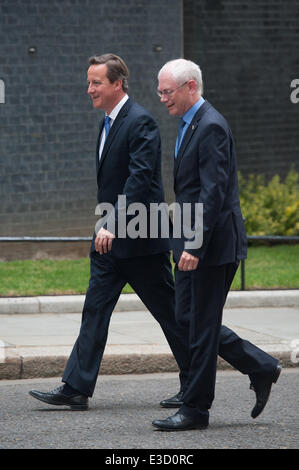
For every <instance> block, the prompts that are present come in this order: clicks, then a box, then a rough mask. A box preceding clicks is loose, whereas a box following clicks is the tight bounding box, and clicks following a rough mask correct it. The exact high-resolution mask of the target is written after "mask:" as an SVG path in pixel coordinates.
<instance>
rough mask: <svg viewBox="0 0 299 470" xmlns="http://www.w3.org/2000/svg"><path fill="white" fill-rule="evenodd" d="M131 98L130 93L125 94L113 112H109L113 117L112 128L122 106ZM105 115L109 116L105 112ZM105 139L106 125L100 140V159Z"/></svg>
mask: <svg viewBox="0 0 299 470" xmlns="http://www.w3.org/2000/svg"><path fill="white" fill-rule="evenodd" d="M128 99H129V97H128V95H125V96H124V97H123V98H122V99H121V100H120V102H119V103H117V105H116V106H115V108H114V109H113V110H112V111H111V113H110V114H109V117H110V119H111V121H110V129H111V127H112V126H113V123H114V121H115V119H116V117H117V115H118V113H119V112H120V110H121V108H122V107H123V105H124V104H125V102H126V101H127V100H128ZM105 116H107V114H105ZM105 139H106V131H105V126H104V127H103V131H102V135H101V142H100V148H99V160H100V159H101V155H102V152H103V148H104V143H105Z"/></svg>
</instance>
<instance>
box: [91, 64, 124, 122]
mask: <svg viewBox="0 0 299 470" xmlns="http://www.w3.org/2000/svg"><path fill="white" fill-rule="evenodd" d="M87 82H88V94H89V96H90V97H91V99H92V103H93V106H94V108H97V109H103V110H105V111H106V112H107V113H108V114H109V113H110V112H111V111H112V109H113V108H114V107H115V106H116V104H117V102H118V99H119V92H120V90H121V82H120V81H119V80H117V81H115V82H114V83H110V81H109V79H108V78H107V65H105V64H96V65H91V66H90V67H89V69H88V72H87Z"/></svg>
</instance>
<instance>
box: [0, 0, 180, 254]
mask: <svg viewBox="0 0 299 470" xmlns="http://www.w3.org/2000/svg"><path fill="white" fill-rule="evenodd" d="M181 8H182V5H181V1H180V0H174V1H173V0H164V1H163V2H162V3H161V2H160V1H159V0H151V1H150V2H148V1H147V0H126V1H125V2H124V1H117V0H102V1H98V0H63V1H61V0H51V1H50V2H49V1H48V0H1V3H0V80H2V81H3V82H4V84H5V103H4V104H0V121H1V124H0V133H1V136H0V164H1V168H0V196H1V205H0V236H24V235H41V236H42V235H43V236H62V235H70V236H79V235H82V236H91V235H92V232H93V228H94V224H95V222H96V217H95V216H94V209H95V206H96V187H95V144H96V138H97V133H98V119H99V117H100V115H101V112H97V111H95V110H94V109H93V108H92V105H91V102H90V99H89V97H88V95H87V86H86V71H87V68H88V57H90V56H91V55H93V54H95V53H98V54H101V53H105V52H114V53H116V54H118V55H120V56H122V57H123V58H124V59H125V61H126V62H127V64H128V66H129V69H130V73H131V80H130V92H129V94H130V96H131V97H132V98H133V99H135V100H136V101H139V102H140V103H141V104H143V105H144V106H145V107H147V108H148V109H149V110H150V111H151V112H152V113H153V114H154V115H155V117H156V119H157V120H158V121H159V124H160V126H161V133H162V136H163V142H164V144H163V151H164V153H163V173H164V175H165V180H166V181H167V180H168V179H169V178H170V177H171V164H170V163H169V159H168V158H169V157H168V154H169V152H170V150H169V149H170V148H172V143H173V140H174V138H175V127H176V126H175V124H174V123H172V122H170V119H169V117H168V116H167V113H166V111H165V110H164V109H163V107H162V106H161V105H160V103H159V99H158V97H157V96H156V93H155V91H156V86H157V83H156V75H157V71H158V70H159V68H160V66H161V65H162V64H163V63H164V62H166V61H167V60H169V59H170V58H172V57H176V56H178V55H180V54H181V32H182V28H181V18H182V10H181ZM157 46H161V47H162V50H161V48H160V47H157ZM3 82H1V83H3ZM168 142H169V144H168ZM171 163H172V162H171ZM171 187H172V184H170V185H168V189H167V194H169V192H170V191H171ZM3 249H4V248H3V245H2V246H1V245H0V251H1V250H2V251H3ZM5 249H7V246H6V247H5ZM2 255H3V253H2ZM0 259H1V253H0Z"/></svg>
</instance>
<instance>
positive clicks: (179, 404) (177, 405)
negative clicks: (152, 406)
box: [160, 401, 184, 408]
mask: <svg viewBox="0 0 299 470" xmlns="http://www.w3.org/2000/svg"><path fill="white" fill-rule="evenodd" d="M183 404H184V402H182V401H179V402H177V403H163V404H162V403H160V406H162V408H180V407H181V406H183Z"/></svg>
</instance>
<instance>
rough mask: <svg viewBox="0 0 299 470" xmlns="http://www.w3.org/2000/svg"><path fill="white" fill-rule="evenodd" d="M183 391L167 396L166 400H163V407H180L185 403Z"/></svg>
mask: <svg viewBox="0 0 299 470" xmlns="http://www.w3.org/2000/svg"><path fill="white" fill-rule="evenodd" d="M182 398H183V392H179V393H177V394H176V395H175V396H174V397H171V398H166V400H162V401H161V402H160V405H161V406H162V407H163V408H180V407H181V406H182V405H183V401H182Z"/></svg>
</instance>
